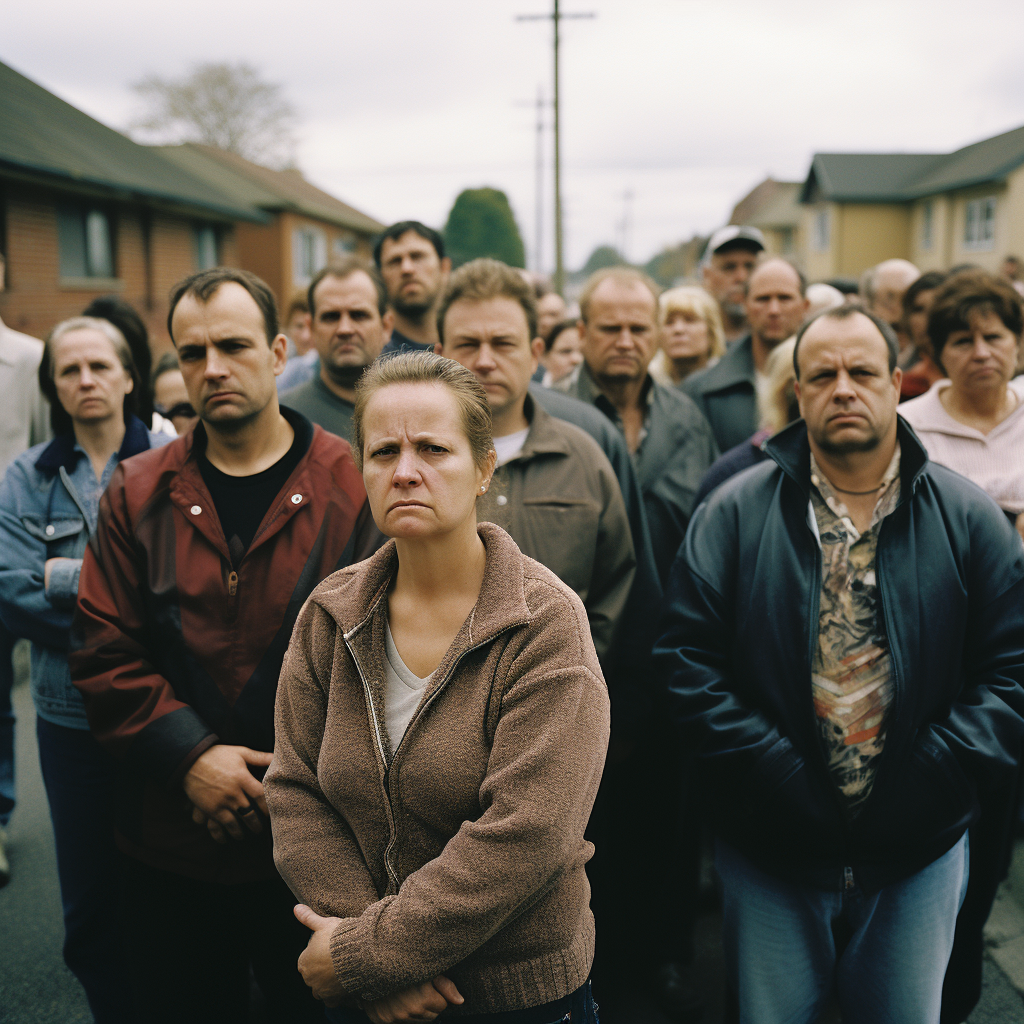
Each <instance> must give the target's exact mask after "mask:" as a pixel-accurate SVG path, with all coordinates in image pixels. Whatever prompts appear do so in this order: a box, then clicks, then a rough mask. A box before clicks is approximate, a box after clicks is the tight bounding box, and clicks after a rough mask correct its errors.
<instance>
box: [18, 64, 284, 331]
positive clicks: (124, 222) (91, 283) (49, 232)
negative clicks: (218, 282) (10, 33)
mask: <svg viewBox="0 0 1024 1024" xmlns="http://www.w3.org/2000/svg"><path fill="white" fill-rule="evenodd" d="M0 95H2V96H3V97H4V99H3V102H2V103H0V252H2V253H3V255H4V257H5V261H6V268H7V273H6V289H5V290H4V291H3V292H0V317H2V318H3V320H4V322H5V323H7V324H8V325H9V326H10V327H13V328H14V329H16V330H19V331H24V332H25V333H26V334H32V335H35V336H36V337H45V336H46V334H47V333H48V332H49V330H50V329H51V328H52V327H53V326H54V324H56V323H57V322H59V321H60V320H63V319H65V318H66V317H69V316H74V315H76V314H78V313H80V312H81V311H82V310H83V309H84V308H85V307H86V306H87V305H88V304H89V302H90V301H92V299H94V298H95V297H97V296H100V295H107V294H110V293H112V292H114V293H117V294H119V295H120V296H122V297H123V298H124V299H126V300H128V301H129V302H131V303H132V305H134V306H135V307H136V308H137V309H138V310H139V312H140V313H141V314H142V316H143V318H144V319H145V320H146V322H147V325H148V327H149V330H150V334H151V336H152V340H153V348H154V350H156V351H160V350H161V349H163V348H165V347H168V346H169V345H170V339H169V338H168V337H167V332H166V328H165V326H164V320H165V318H166V315H167V294H168V291H169V289H170V288H171V286H172V285H173V284H174V283H175V282H176V281H178V280H180V279H181V278H182V277H184V276H186V275H187V274H190V273H192V272H194V271H196V270H199V269H203V268H205V267H209V266H216V265H218V264H229V265H238V264H239V256H238V243H237V230H238V227H239V226H241V225H246V226H248V225H250V224H260V223H261V222H264V221H266V220H267V219H268V217H267V215H266V214H264V213H263V212H262V211H260V210H258V209H255V208H254V207H252V206H250V205H247V204H245V203H244V202H240V201H239V200H238V198H237V197H235V196H232V195H229V194H227V193H225V192H222V191H221V190H219V189H218V188H216V187H215V186H213V185H211V184H210V183H209V182H208V181H204V180H202V179H200V178H198V177H196V176H194V175H192V174H190V173H188V172H187V171H184V170H182V169H181V168H180V167H179V166H177V165H176V164H174V163H172V162H171V161H169V160H167V159H166V158H164V157H163V156H162V155H161V154H160V153H159V152H157V151H155V150H154V149H152V148H150V147H147V146H140V145H137V144H136V143H134V142H132V141H131V140H130V139H128V138H126V137H125V136H124V135H121V134H120V133H118V132H116V131H114V130H113V129H111V128H108V127H106V126H105V125H103V124H100V122H98V121H95V120H94V119H93V118H91V117H89V116H88V115H87V114H84V113H83V112H82V111H80V110H77V109H76V108H75V107H73V106H71V105H70V104H68V103H65V102H64V101H63V100H61V99H59V98H58V97H57V96H54V95H53V94H52V93H50V92H48V91H47V90H46V89H44V88H42V87H41V86H39V85H37V84H36V83H35V82H32V81H30V80H29V79H27V78H25V77H24V76H23V75H21V74H19V73H18V72H16V71H15V70H14V69H13V68H10V67H8V66H7V65H5V64H2V63H0Z"/></svg>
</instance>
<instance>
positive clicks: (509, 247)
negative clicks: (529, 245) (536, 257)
mask: <svg viewBox="0 0 1024 1024" xmlns="http://www.w3.org/2000/svg"><path fill="white" fill-rule="evenodd" d="M444 246H445V251H446V252H447V254H448V255H449V256H450V257H451V260H452V266H455V267H458V266H461V265H462V264H463V263H468V262H469V261H470V260H475V259H478V258H479V257H481V256H490V257H491V258H492V259H496V260H501V261H502V263H507V264H508V265H509V266H510V267H525V266H526V249H525V248H524V246H523V239H522V236H521V235H520V234H519V226H518V225H517V224H516V218H515V215H514V214H513V213H512V207H511V206H510V205H509V202H508V196H506V195H505V193H504V192H502V191H500V190H499V189H496V188H467V189H464V190H463V191H462V192H460V193H459V195H458V197H457V198H456V200H455V204H454V205H453V206H452V209H451V212H450V213H449V214H448V223H447V224H445V226H444Z"/></svg>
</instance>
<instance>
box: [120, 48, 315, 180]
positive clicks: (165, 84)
mask: <svg viewBox="0 0 1024 1024" xmlns="http://www.w3.org/2000/svg"><path fill="white" fill-rule="evenodd" d="M132 89H133V91H134V92H135V93H136V94H137V95H138V96H139V97H140V99H141V100H142V101H143V103H144V106H145V112H144V113H142V114H141V115H140V116H139V117H138V118H137V119H136V120H135V121H134V122H133V123H132V124H131V126H130V127H129V131H130V132H131V133H132V134H133V135H136V136H143V135H144V136H147V137H149V138H150V140H151V141H160V142H164V143H173V142H203V143H206V144H207V145H211V146H219V147H220V148H221V149H226V150H228V151H229V152H231V153H237V154H238V155H239V156H244V157H245V158H246V159H248V160H253V161H254V162H256V163H260V164H265V165H268V166H272V167H275V166H276V167H281V166H289V165H291V164H292V163H293V161H294V154H295V136H294V128H295V124H296V121H297V115H296V111H295V108H294V107H293V106H292V105H291V103H289V102H288V100H286V99H285V98H284V96H283V94H282V89H281V86H280V85H275V84H274V83H272V82H266V81H264V80H263V79H261V78H260V75H259V72H258V71H257V70H256V69H255V68H254V67H252V65H250V64H244V63H242V64H235V65H231V64H197V65H195V66H194V67H193V69H192V71H191V72H190V73H189V74H188V75H186V76H185V77H183V78H180V79H166V78H160V77H159V76H157V75H150V76H149V77H148V78H144V79H142V81H139V82H135V83H134V84H133V85H132Z"/></svg>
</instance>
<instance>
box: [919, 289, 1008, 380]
mask: <svg viewBox="0 0 1024 1024" xmlns="http://www.w3.org/2000/svg"><path fill="white" fill-rule="evenodd" d="M974 313H995V315H996V316H997V317H999V319H1000V320H1002V322H1003V326H1005V327H1006V329H1007V330H1008V331H1010V332H1011V333H1013V334H1014V335H1015V336H1016V337H1017V338H1020V336H1021V334H1022V333H1024V303H1022V302H1021V297H1020V295H1019V294H1018V293H1017V291H1016V289H1015V288H1014V287H1013V285H1011V284H1009V283H1008V282H1007V281H1004V280H1002V279H1001V278H998V277H996V276H995V275H994V274H989V273H987V272H986V271H984V270H964V271H961V272H960V273H959V274H950V276H949V277H948V278H947V279H946V283H945V284H944V285H943V286H942V287H941V288H940V289H939V291H938V292H937V293H936V295H935V298H934V300H933V301H932V307H931V309H930V310H929V311H928V340H929V341H931V343H932V353H933V356H932V358H933V359H934V360H935V362H936V363H938V365H939V368H940V369H942V370H943V372H945V369H944V367H943V366H942V350H943V349H944V348H945V347H946V342H947V341H948V340H949V336H950V335H951V334H952V333H953V332H954V331H968V330H970V328H971V324H970V320H971V316H972V315H973V314H974Z"/></svg>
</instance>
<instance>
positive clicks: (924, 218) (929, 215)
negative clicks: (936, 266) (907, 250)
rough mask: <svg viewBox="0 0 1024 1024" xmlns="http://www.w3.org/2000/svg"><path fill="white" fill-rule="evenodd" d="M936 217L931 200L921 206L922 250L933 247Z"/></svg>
mask: <svg viewBox="0 0 1024 1024" xmlns="http://www.w3.org/2000/svg"><path fill="white" fill-rule="evenodd" d="M933 224H934V215H933V212H932V203H931V200H928V202H926V203H923V204H922V205H921V248H922V249H930V248H931V247H932V234H933V231H934V227H933Z"/></svg>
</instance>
